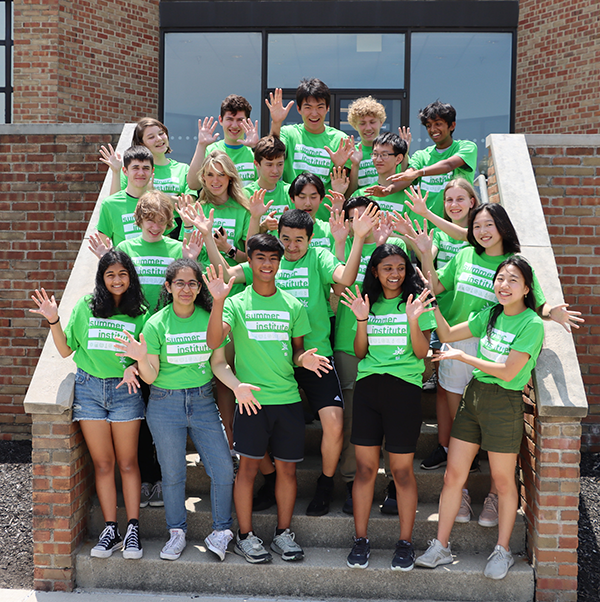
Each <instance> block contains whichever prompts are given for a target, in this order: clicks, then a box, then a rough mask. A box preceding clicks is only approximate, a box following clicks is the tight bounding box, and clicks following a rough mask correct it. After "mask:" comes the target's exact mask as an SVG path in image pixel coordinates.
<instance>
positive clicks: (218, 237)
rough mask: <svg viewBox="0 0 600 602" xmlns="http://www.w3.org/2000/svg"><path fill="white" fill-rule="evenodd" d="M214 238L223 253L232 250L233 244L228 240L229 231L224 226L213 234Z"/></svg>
mask: <svg viewBox="0 0 600 602" xmlns="http://www.w3.org/2000/svg"><path fill="white" fill-rule="evenodd" d="M213 238H214V239H215V244H216V245H217V249H219V251H221V252H222V253H227V251H229V250H230V249H231V244H230V242H229V240H228V238H227V231H226V230H225V228H223V227H222V226H221V228H218V229H216V230H215V231H214V232H213Z"/></svg>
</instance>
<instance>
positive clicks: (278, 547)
mask: <svg viewBox="0 0 600 602" xmlns="http://www.w3.org/2000/svg"><path fill="white" fill-rule="evenodd" d="M295 538H296V534H295V533H292V532H291V531H290V530H289V529H286V530H285V531H284V532H283V533H282V534H281V535H275V537H273V541H272V543H271V550H273V552H275V554H279V556H281V560H302V559H303V558H304V550H303V549H302V548H301V547H300V546H299V545H298V544H297V543H296V541H295Z"/></svg>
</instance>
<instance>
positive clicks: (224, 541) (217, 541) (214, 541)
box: [204, 529, 233, 561]
mask: <svg viewBox="0 0 600 602" xmlns="http://www.w3.org/2000/svg"><path fill="white" fill-rule="evenodd" d="M232 539H233V533H232V532H231V531H230V530H229V529H224V530H223V531H217V530H216V529H215V530H214V531H213V532H212V533H211V534H210V535H209V536H208V537H207V538H206V539H205V540H204V543H205V544H206V547H207V548H208V549H209V550H210V551H211V552H214V553H215V554H216V555H217V556H218V557H219V558H220V559H221V561H223V560H225V554H226V553H227V545H228V544H229V542H230V541H231V540H232Z"/></svg>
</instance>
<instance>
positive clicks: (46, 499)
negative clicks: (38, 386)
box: [32, 411, 93, 591]
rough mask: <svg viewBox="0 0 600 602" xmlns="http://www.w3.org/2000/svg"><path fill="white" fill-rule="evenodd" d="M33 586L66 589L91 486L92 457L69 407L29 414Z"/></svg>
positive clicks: (70, 582) (83, 529)
mask: <svg viewBox="0 0 600 602" xmlns="http://www.w3.org/2000/svg"><path fill="white" fill-rule="evenodd" d="M32 420H33V425H32V436H33V453H32V463H33V562H34V566H35V568H34V587H35V589H36V590H45V591H71V590H72V589H73V588H74V586H75V565H74V562H75V552H76V550H77V548H78V547H79V545H80V544H81V543H82V541H83V539H84V537H85V532H86V527H87V519H88V501H89V498H90V495H91V492H92V486H93V470H92V463H91V459H90V456H89V453H88V451H87V447H86V445H85V442H84V440H83V435H82V434H81V429H80V428H79V425H78V424H77V423H74V422H71V411H68V412H64V413H62V414H33V415H32Z"/></svg>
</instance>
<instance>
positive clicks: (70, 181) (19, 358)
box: [0, 126, 120, 439]
mask: <svg viewBox="0 0 600 602" xmlns="http://www.w3.org/2000/svg"><path fill="white" fill-rule="evenodd" d="M10 127H11V126H4V127H3V130H6V129H7V128H10ZM66 127H70V126H66ZM13 129H14V128H13ZM39 129H40V130H41V129H43V128H39ZM105 129H106V128H105ZM113 129H114V130H119V129H120V128H119V126H115V127H114V128H113ZM0 131H2V130H0ZM118 138H119V134H110V133H105V134H94V135H90V134H88V135H85V134H69V135H61V134H25V133H24V134H13V135H9V134H2V133H0V153H1V154H2V156H3V161H2V162H0V242H1V245H0V269H1V270H2V281H1V285H0V313H1V316H0V345H1V348H2V353H0V439H29V438H30V436H31V435H30V433H31V426H30V417H29V416H27V415H25V413H24V409H23V398H24V396H25V392H26V390H27V387H28V385H29V381H30V380H31V376H32V375H33V371H34V370H35V365H36V363H37V358H38V357H39V355H40V352H41V348H42V346H43V344H44V341H45V338H46V335H47V334H48V327H47V326H46V324H45V321H43V320H41V319H40V318H39V317H38V316H36V315H35V314H30V313H29V312H28V311H27V310H28V309H29V308H30V307H33V305H32V302H31V299H30V295H31V293H32V291H33V290H34V289H35V288H38V287H40V286H43V287H45V288H46V289H47V290H48V291H52V292H54V293H55V294H56V298H57V300H59V299H60V296H61V293H62V290H63V289H64V287H65V285H66V283H67V280H68V278H69V275H70V272H71V269H72V267H73V262H74V260H75V257H76V255H77V252H78V250H79V247H80V245H81V239H82V236H83V233H84V232H85V230H86V228H87V225H88V222H89V218H90V215H91V213H92V210H93V209H94V206H95V204H96V200H97V199H98V193H99V192H100V188H101V185H102V181H103V179H104V175H105V172H106V168H105V167H104V166H102V164H101V163H99V162H98V148H99V147H100V145H101V144H107V143H109V142H110V143H112V144H113V145H116V143H117V141H118Z"/></svg>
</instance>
